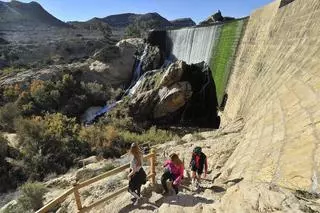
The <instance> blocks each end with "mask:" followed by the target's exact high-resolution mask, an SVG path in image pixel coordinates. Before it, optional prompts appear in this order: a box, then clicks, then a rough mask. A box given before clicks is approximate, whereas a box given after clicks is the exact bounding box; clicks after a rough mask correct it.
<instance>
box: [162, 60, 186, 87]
mask: <svg viewBox="0 0 320 213" xmlns="http://www.w3.org/2000/svg"><path fill="white" fill-rule="evenodd" d="M185 67H186V63H185V62H184V61H177V62H176V63H173V64H171V65H170V66H169V67H168V68H167V70H166V71H165V73H164V74H163V76H162V78H161V80H160V83H159V87H162V86H171V85H172V84H174V83H175V82H178V81H180V79H181V77H182V74H183V71H184V70H185Z"/></svg>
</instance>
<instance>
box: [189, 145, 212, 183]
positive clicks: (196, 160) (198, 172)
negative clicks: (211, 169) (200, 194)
mask: <svg viewBox="0 0 320 213" xmlns="http://www.w3.org/2000/svg"><path fill="white" fill-rule="evenodd" d="M190 168H191V171H192V185H193V186H195V188H196V189H199V187H200V182H201V176H202V174H203V169H204V178H206V176H207V173H208V162H207V156H206V155H205V154H204V153H203V152H202V148H201V147H199V146H197V147H195V148H194V149H193V152H192V157H191V161H190Z"/></svg>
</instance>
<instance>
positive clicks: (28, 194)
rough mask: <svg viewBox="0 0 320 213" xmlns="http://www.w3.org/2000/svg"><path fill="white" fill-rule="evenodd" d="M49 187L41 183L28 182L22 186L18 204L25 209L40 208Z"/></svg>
mask: <svg viewBox="0 0 320 213" xmlns="http://www.w3.org/2000/svg"><path fill="white" fill-rule="evenodd" d="M46 192H47V189H46V187H45V186H44V185H42V184H41V183H26V184H24V185H23V186H21V188H20V193H21V195H20V197H19V199H18V205H21V207H22V208H23V209H25V210H34V211H36V210H38V209H40V208H41V207H42V206H43V201H44V195H45V193H46Z"/></svg>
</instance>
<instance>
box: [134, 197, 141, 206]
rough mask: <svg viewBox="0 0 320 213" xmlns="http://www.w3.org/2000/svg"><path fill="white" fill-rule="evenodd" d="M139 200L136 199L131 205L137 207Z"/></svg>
mask: <svg viewBox="0 0 320 213" xmlns="http://www.w3.org/2000/svg"><path fill="white" fill-rule="evenodd" d="M139 200H140V198H139V199H136V201H135V202H134V203H133V205H134V206H137V205H138V204H139Z"/></svg>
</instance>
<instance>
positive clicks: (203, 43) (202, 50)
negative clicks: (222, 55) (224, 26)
mask: <svg viewBox="0 0 320 213" xmlns="http://www.w3.org/2000/svg"><path fill="white" fill-rule="evenodd" d="M220 29H221V25H215V26H210V27H198V28H184V29H179V30H168V31H167V41H166V45H167V46H166V48H167V50H168V51H169V52H170V54H169V58H170V59H171V60H174V59H178V60H183V61H185V62H187V63H188V64H192V63H199V62H202V61H205V62H206V63H209V62H210V58H211V53H212V50H213V48H214V45H215V43H216V41H217V39H218V37H219V33H220Z"/></svg>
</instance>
